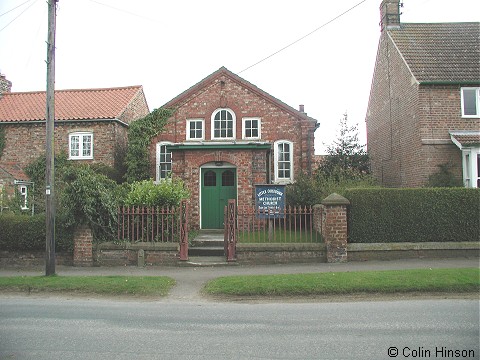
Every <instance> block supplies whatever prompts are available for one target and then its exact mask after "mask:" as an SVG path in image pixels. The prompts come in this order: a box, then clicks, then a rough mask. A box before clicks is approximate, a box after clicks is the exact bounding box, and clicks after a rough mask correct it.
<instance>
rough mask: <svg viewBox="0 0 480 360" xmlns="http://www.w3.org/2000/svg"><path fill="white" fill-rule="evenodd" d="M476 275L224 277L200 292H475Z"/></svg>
mask: <svg viewBox="0 0 480 360" xmlns="http://www.w3.org/2000/svg"><path fill="white" fill-rule="evenodd" d="M479 278H480V277H479V269H478V268H464V269H419V270H389V271H361V272H330V273H311V274H288V275H250V276H228V277H221V278H217V279H215V280H212V281H210V282H208V283H207V284H206V285H205V287H204V290H203V291H204V292H205V293H206V294H210V295H226V296H310V295H330V294H335V295H339V294H359V293H384V294H392V293H413V292H449V293H457V292H458V293H466V292H474V293H477V292H478V291H479V286H480V281H479Z"/></svg>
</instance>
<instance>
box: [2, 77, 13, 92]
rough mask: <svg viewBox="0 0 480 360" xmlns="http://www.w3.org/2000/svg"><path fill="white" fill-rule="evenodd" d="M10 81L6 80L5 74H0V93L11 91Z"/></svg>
mask: <svg viewBox="0 0 480 360" xmlns="http://www.w3.org/2000/svg"><path fill="white" fill-rule="evenodd" d="M11 91H12V82H11V81H8V80H7V78H6V77H5V75H3V74H0V94H3V93H6V92H11Z"/></svg>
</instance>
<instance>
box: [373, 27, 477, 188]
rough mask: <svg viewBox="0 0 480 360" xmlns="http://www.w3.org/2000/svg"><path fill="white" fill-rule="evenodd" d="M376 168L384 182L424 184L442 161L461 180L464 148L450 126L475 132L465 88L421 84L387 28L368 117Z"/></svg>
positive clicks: (475, 124)
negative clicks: (465, 113)
mask: <svg viewBox="0 0 480 360" xmlns="http://www.w3.org/2000/svg"><path fill="white" fill-rule="evenodd" d="M366 123H367V140H368V152H369V154H370V157H371V164H372V172H373V175H374V176H375V177H376V178H377V180H378V181H379V182H380V183H381V184H382V185H384V186H390V187H419V186H423V185H425V183H426V181H427V180H428V177H429V175H431V174H432V173H434V172H436V171H438V165H441V164H444V163H452V164H454V165H455V167H454V168H453V169H452V171H453V172H454V173H455V175H456V176H457V177H459V178H461V169H462V165H461V152H460V150H459V149H458V148H457V147H456V146H455V145H454V144H453V143H452V142H451V141H450V135H449V131H451V130H474V129H478V128H479V127H480V121H479V119H462V118H461V102H460V86H458V85H457V86H438V85H437V86H435V85H422V84H418V83H417V82H416V80H415V79H414V78H413V76H412V74H411V73H410V70H409V69H408V67H407V66H406V64H405V63H404V61H403V58H402V57H401V56H400V54H399V53H398V51H397V50H396V48H395V46H394V44H393V42H392V41H391V40H390V39H389V38H388V34H387V32H384V33H382V35H381V38H380V42H379V48H378V53H377V61H376V66H375V71H374V76H373V81H372V88H371V92H370V100H369V105H368V111H367V115H366Z"/></svg>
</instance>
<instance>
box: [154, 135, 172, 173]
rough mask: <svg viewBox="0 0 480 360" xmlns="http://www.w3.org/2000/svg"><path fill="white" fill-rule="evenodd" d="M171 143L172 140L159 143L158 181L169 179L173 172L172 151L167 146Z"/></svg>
mask: <svg viewBox="0 0 480 360" xmlns="http://www.w3.org/2000/svg"><path fill="white" fill-rule="evenodd" d="M171 144H172V143H171V142H160V143H158V144H157V161H156V164H157V166H156V168H157V171H156V178H157V181H162V180H165V179H168V178H169V177H170V174H171V172H172V152H171V151H169V150H168V149H167V146H168V145H171Z"/></svg>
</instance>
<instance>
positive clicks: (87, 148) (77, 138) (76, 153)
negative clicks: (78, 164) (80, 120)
mask: <svg viewBox="0 0 480 360" xmlns="http://www.w3.org/2000/svg"><path fill="white" fill-rule="evenodd" d="M68 148H69V152H68V154H69V159H74V160H75V159H79V160H82V159H93V133H91V132H76V133H71V134H70V135H69V136H68Z"/></svg>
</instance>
